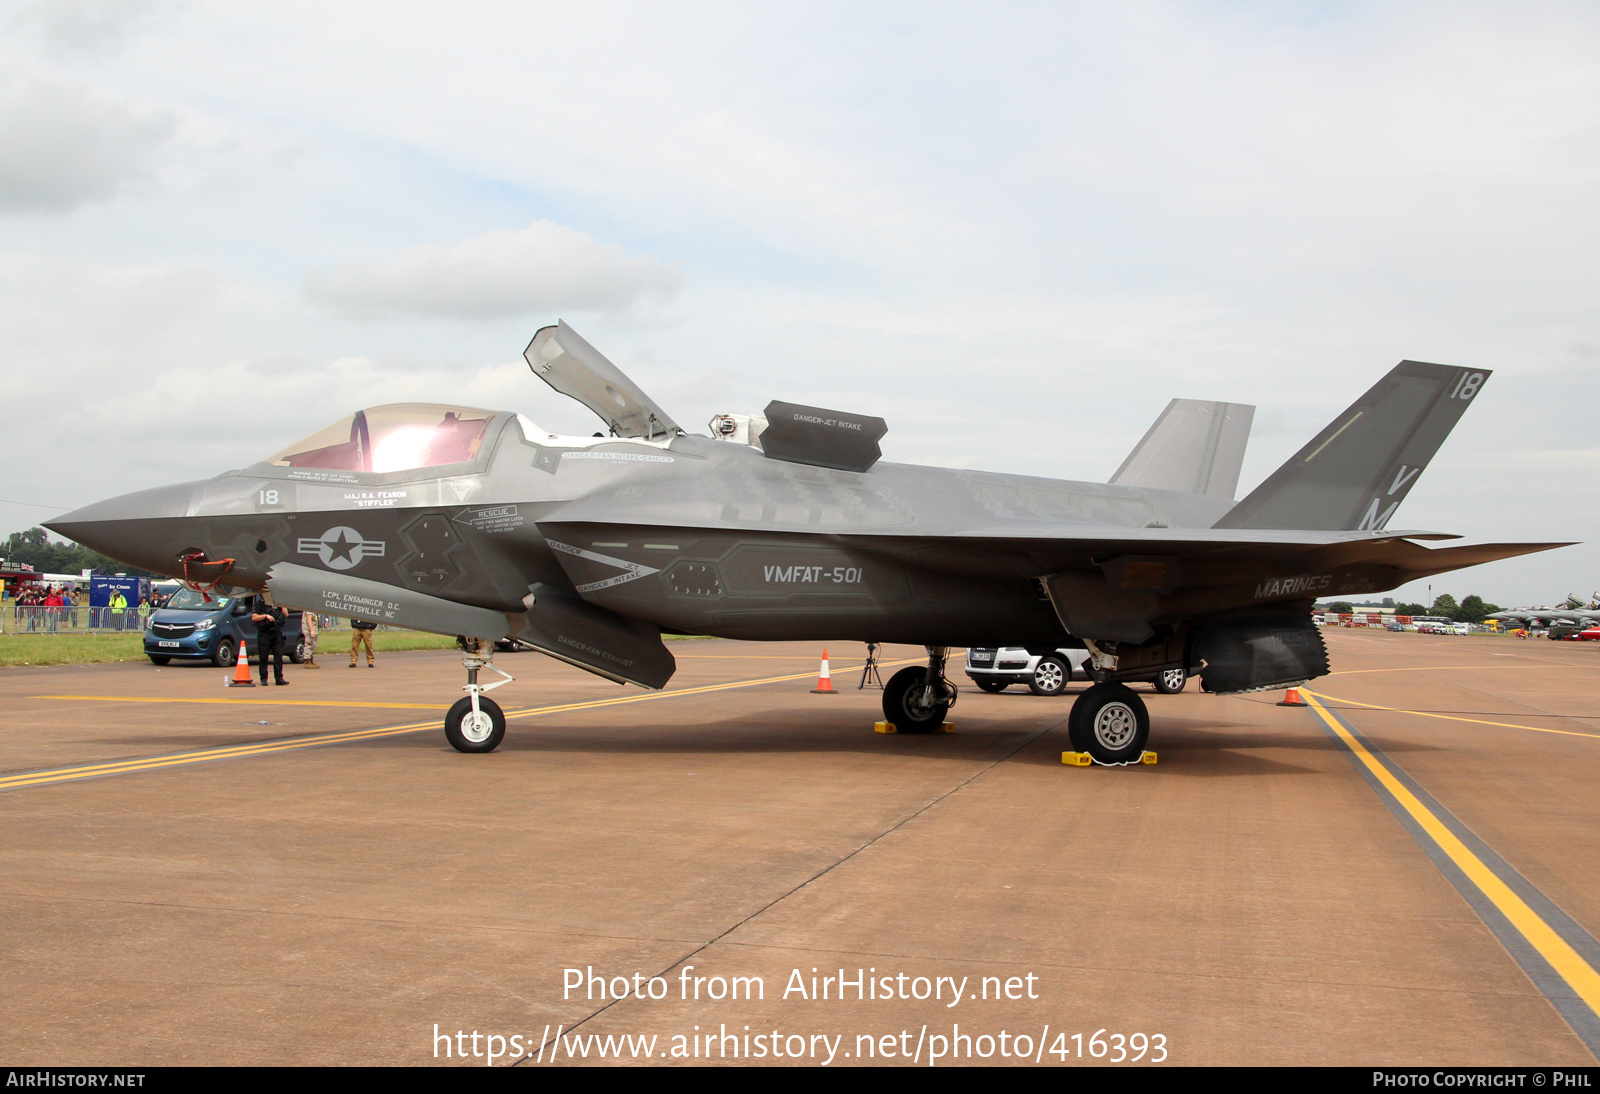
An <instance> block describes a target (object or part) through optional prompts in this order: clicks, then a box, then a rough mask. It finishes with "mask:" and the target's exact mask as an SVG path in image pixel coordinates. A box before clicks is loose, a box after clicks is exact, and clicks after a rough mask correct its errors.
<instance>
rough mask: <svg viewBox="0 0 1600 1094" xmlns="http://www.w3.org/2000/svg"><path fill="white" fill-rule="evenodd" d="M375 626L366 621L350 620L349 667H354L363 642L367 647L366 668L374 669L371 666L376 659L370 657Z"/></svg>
mask: <svg viewBox="0 0 1600 1094" xmlns="http://www.w3.org/2000/svg"><path fill="white" fill-rule="evenodd" d="M377 626H378V625H377V624H376V623H373V622H371V621H370V620H366V619H352V620H350V667H351V668H355V667H356V654H357V652H358V651H359V650H360V649H361V644H362V643H363V642H365V643H366V645H367V668H369V669H370V668H376V667H377V666H376V665H375V664H373V662H374V661H375V660H376V658H374V657H373V655H372V632H373V631H374V630H376V629H377Z"/></svg>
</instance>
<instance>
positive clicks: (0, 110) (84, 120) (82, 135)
mask: <svg viewBox="0 0 1600 1094" xmlns="http://www.w3.org/2000/svg"><path fill="white" fill-rule="evenodd" d="M175 128H176V123H175V121H174V119H173V118H172V116H171V115H169V114H158V115H154V116H147V115H142V114H139V113H136V112H135V111H133V110H131V109H129V108H128V107H126V106H123V105H120V104H118V103H115V102H111V101H108V100H105V99H101V98H99V97H97V96H95V95H93V94H92V93H91V92H89V91H88V90H87V89H85V88H83V87H81V86H78V85H76V84H71V83H65V82H58V81H53V80H41V79H32V78H26V77H17V76H16V75H14V74H13V75H12V76H10V77H9V78H4V79H0V212H7V213H30V212H45V213H64V212H70V211H71V210H73V209H76V208H78V207H79V206H82V205H86V204H88V203H90V202H98V201H109V200H110V199H111V198H113V197H114V196H116V193H117V191H118V190H120V189H121V188H122V186H123V185H124V184H125V183H127V182H128V181H130V180H131V179H135V178H138V177H140V176H141V175H143V174H145V173H146V172H147V171H148V169H149V167H150V165H151V161H152V160H153V158H154V155H155V152H156V150H157V149H158V148H159V147H160V146H161V145H162V144H163V143H165V142H166V141H167V139H168V138H169V137H171V136H172V133H173V131H174V129H175Z"/></svg>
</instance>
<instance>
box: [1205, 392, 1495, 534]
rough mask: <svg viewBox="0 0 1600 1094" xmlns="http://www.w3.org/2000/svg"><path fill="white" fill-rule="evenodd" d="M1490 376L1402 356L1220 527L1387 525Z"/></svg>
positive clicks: (1332, 528)
mask: <svg viewBox="0 0 1600 1094" xmlns="http://www.w3.org/2000/svg"><path fill="white" fill-rule="evenodd" d="M1489 376H1490V373H1489V372H1488V371H1487V370H1484V369H1467V368H1455V367H1452V366H1450V365H1430V364H1425V363H1424V362H1421V361H1401V362H1400V363H1399V364H1398V365H1396V366H1395V367H1394V368H1393V369H1392V370H1391V371H1390V372H1389V374H1388V375H1387V376H1385V377H1384V378H1383V379H1381V380H1379V381H1378V382H1377V383H1376V384H1374V385H1372V389H1371V390H1370V391H1368V392H1367V393H1366V394H1365V395H1363V396H1361V398H1359V399H1357V400H1356V401H1355V402H1354V403H1352V404H1351V405H1350V407H1349V409H1347V410H1346V411H1345V412H1344V413H1343V414H1340V415H1339V416H1338V417H1337V418H1335V419H1334V420H1333V421H1332V422H1330V423H1329V424H1328V426H1327V427H1326V428H1325V429H1323V430H1322V432H1320V433H1318V434H1317V435H1316V436H1315V437H1313V438H1311V440H1310V441H1309V442H1307V444H1306V446H1305V447H1304V448H1302V449H1301V450H1300V451H1299V452H1296V453H1295V454H1294V455H1293V456H1292V457H1290V459H1289V462H1288V463H1285V464H1284V465H1283V466H1282V467H1280V468H1278V469H1277V470H1276V471H1274V472H1273V473H1272V474H1271V475H1270V476H1268V477H1267V480H1266V481H1265V482H1263V483H1262V484H1261V485H1260V486H1258V487H1256V488H1255V490H1253V491H1251V493H1250V496H1249V497H1247V498H1245V499H1244V500H1243V501H1241V502H1240V503H1239V504H1238V505H1235V506H1234V507H1233V508H1232V509H1230V510H1229V511H1228V512H1227V514H1226V515H1225V516H1224V517H1223V518H1222V519H1221V520H1219V521H1217V523H1216V527H1218V528H1304V529H1316V530H1323V529H1326V530H1329V531H1341V530H1343V531H1348V530H1359V529H1371V530H1373V531H1377V530H1379V529H1382V528H1384V527H1385V526H1387V525H1388V523H1389V518H1390V517H1392V516H1394V511H1395V509H1397V508H1398V507H1399V505H1400V503H1401V502H1402V501H1404V500H1405V497H1406V495H1407V494H1408V493H1410V492H1411V488H1412V487H1413V486H1415V485H1416V482H1417V479H1418V477H1419V476H1420V475H1421V474H1422V469H1423V468H1424V467H1427V466H1428V461H1429V460H1431V459H1433V454H1434V453H1435V452H1437V451H1439V446H1440V445H1441V444H1443V443H1444V439H1445V437H1447V436H1449V434H1450V430H1452V429H1454V428H1455V424H1456V422H1458V421H1460V420H1461V415H1462V414H1463V413H1465V412H1466V409H1467V406H1468V405H1469V404H1470V403H1471V402H1472V400H1473V397H1474V396H1476V395H1477V394H1478V392H1479V391H1481V390H1483V384H1484V381H1486V380H1487V379H1488V378H1489Z"/></svg>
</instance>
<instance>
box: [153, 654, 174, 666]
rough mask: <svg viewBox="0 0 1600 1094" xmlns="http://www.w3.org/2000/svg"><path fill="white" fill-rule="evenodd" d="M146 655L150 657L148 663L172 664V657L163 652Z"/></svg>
mask: <svg viewBox="0 0 1600 1094" xmlns="http://www.w3.org/2000/svg"><path fill="white" fill-rule="evenodd" d="M148 656H149V658H150V663H151V664H152V665H170V664H172V658H170V657H168V656H166V655H165V654H160V653H152V654H149V655H148Z"/></svg>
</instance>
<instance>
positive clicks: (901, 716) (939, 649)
mask: <svg viewBox="0 0 1600 1094" xmlns="http://www.w3.org/2000/svg"><path fill="white" fill-rule="evenodd" d="M948 653H949V650H948V649H947V648H946V647H944V646H929V647H928V666H927V668H923V667H921V666H919V665H908V666H907V667H905V668H903V669H901V670H900V671H899V672H897V673H895V674H894V675H893V676H891V677H889V682H888V683H887V684H885V685H884V688H883V717H884V719H885V720H886V721H888V722H890V723H891V724H893V725H894V726H895V728H896V729H897V730H898V731H899V732H901V733H933V732H934V731H935V730H937V729H938V728H939V727H940V726H942V725H944V720H945V716H946V715H947V714H949V713H950V708H951V707H953V706H955V702H956V687H955V685H954V684H952V683H951V682H950V681H949V680H946V679H945V676H944V662H945V656H946V654H948Z"/></svg>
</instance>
